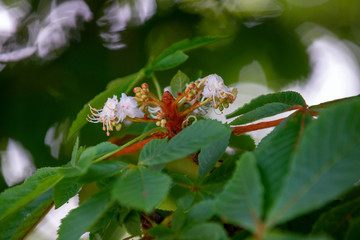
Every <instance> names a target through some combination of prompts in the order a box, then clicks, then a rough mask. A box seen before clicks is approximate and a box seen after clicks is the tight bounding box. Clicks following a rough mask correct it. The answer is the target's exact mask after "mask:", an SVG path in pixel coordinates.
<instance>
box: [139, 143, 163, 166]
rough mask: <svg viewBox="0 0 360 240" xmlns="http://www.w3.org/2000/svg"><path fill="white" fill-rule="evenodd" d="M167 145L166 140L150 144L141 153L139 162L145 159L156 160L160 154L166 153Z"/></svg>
mask: <svg viewBox="0 0 360 240" xmlns="http://www.w3.org/2000/svg"><path fill="white" fill-rule="evenodd" d="M166 144H167V138H165V139H153V140H151V141H150V142H148V143H147V144H146V145H145V146H144V147H143V149H142V150H141V152H140V156H139V162H141V161H143V160H144V159H156V158H157V156H158V154H159V152H161V151H164V150H165V147H166Z"/></svg>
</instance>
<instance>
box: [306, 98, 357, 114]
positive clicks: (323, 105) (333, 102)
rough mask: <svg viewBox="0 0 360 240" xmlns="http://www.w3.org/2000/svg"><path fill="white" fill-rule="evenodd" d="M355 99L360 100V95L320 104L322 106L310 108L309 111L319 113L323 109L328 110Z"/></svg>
mask: <svg viewBox="0 0 360 240" xmlns="http://www.w3.org/2000/svg"><path fill="white" fill-rule="evenodd" d="M355 99H360V95H357V96H353V97H347V98H341V99H336V100H333V101H329V102H323V103H320V104H317V105H314V106H310V107H309V109H312V110H316V111H318V110H321V109H326V108H329V107H333V106H335V105H336V104H338V103H340V102H348V101H353V100H355Z"/></svg>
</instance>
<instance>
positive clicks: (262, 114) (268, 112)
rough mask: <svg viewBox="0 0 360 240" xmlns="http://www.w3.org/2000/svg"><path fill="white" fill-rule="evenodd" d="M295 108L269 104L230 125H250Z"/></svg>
mask: <svg viewBox="0 0 360 240" xmlns="http://www.w3.org/2000/svg"><path fill="white" fill-rule="evenodd" d="M292 107H293V106H292V105H289V104H284V103H267V104H265V105H264V106H261V107H258V108H256V109H254V110H252V111H250V112H247V113H244V114H243V115H241V116H240V117H238V118H236V119H235V120H233V121H231V123H230V125H241V124H245V123H250V122H253V121H256V120H258V119H261V118H266V117H271V116H274V115H276V114H279V113H282V112H284V111H286V110H289V109H291V108H292Z"/></svg>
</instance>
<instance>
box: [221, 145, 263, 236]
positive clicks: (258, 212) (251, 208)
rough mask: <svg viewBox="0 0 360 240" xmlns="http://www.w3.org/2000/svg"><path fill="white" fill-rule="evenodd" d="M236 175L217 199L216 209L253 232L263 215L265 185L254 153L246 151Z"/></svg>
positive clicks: (238, 163) (223, 215) (228, 218)
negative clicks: (262, 183)
mask: <svg viewBox="0 0 360 240" xmlns="http://www.w3.org/2000/svg"><path fill="white" fill-rule="evenodd" d="M236 165H237V166H236V169H235V172H234V175H233V176H232V178H231V179H230V181H229V182H228V183H227V184H226V186H225V188H224V191H223V192H222V193H221V194H220V195H219V196H218V198H217V199H216V201H215V211H216V212H217V213H218V214H219V215H220V216H222V217H224V218H226V219H227V220H228V221H229V222H232V223H236V224H238V225H240V226H242V227H244V228H246V229H249V230H251V231H253V232H255V231H256V229H257V224H258V222H259V221H260V220H261V217H262V204H263V191H264V189H263V186H262V185H261V180H260V174H259V172H258V169H257V167H256V160H255V156H254V154H252V153H250V152H248V153H244V154H243V155H242V157H241V159H240V161H238V162H237V164H236Z"/></svg>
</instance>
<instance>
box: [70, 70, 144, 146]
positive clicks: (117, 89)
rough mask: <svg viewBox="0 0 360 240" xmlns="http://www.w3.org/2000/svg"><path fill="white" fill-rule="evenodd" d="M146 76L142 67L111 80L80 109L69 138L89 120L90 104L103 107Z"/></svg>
mask: <svg viewBox="0 0 360 240" xmlns="http://www.w3.org/2000/svg"><path fill="white" fill-rule="evenodd" d="M144 77H145V74H144V70H143V69H141V70H140V71H139V72H137V73H134V74H131V75H129V76H126V77H123V78H119V79H116V80H114V81H112V82H110V83H109V85H108V87H107V89H106V90H105V91H103V92H101V93H99V94H98V95H96V96H95V97H94V98H93V99H91V100H90V101H89V102H88V103H87V104H85V105H84V107H83V108H82V109H81V110H80V112H79V113H78V115H77V116H76V119H75V120H74V121H73V123H72V125H71V127H70V130H69V135H68V139H69V138H71V137H72V136H73V135H74V134H75V133H76V132H77V131H79V130H80V129H81V128H82V127H84V126H85V124H86V123H87V122H88V121H87V120H86V116H87V115H88V114H89V113H90V110H89V106H88V104H91V106H92V107H96V108H102V107H103V106H104V103H105V102H106V100H107V99H108V98H112V96H113V95H117V96H121V93H128V92H130V91H131V89H132V88H133V87H134V86H135V85H136V84H137V83H139V81H140V80H141V79H143V78H144Z"/></svg>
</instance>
